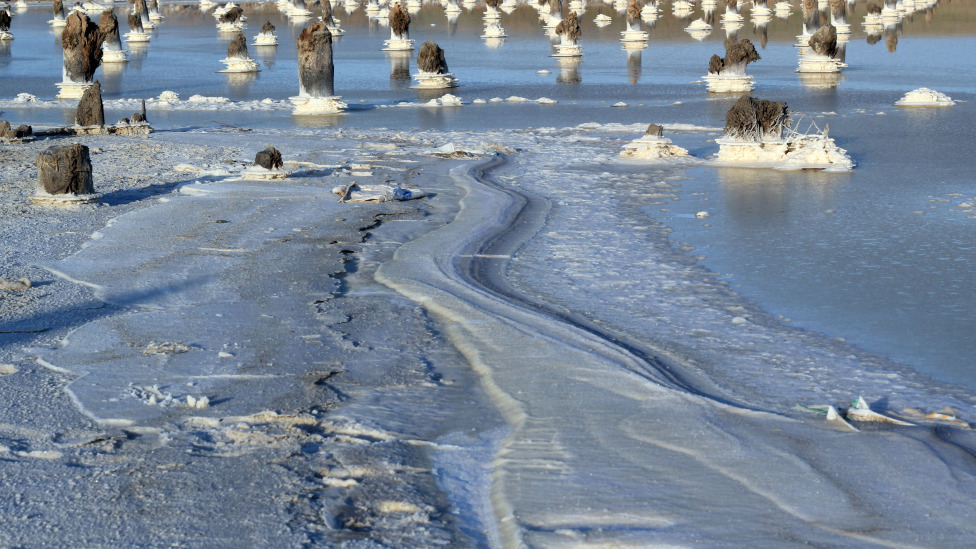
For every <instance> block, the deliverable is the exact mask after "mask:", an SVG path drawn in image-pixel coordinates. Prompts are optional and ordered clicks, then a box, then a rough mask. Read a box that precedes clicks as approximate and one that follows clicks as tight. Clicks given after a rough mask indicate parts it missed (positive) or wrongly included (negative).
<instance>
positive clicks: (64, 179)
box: [37, 144, 95, 195]
mask: <svg viewBox="0 0 976 549" xmlns="http://www.w3.org/2000/svg"><path fill="white" fill-rule="evenodd" d="M37 178H38V184H39V187H40V188H41V189H43V190H44V191H45V192H46V193H48V194H54V195H59V194H76V195H78V194H81V195H84V194H94V193H95V186H94V184H93V183H92V166H91V157H90V156H89V154H88V147H86V146H84V145H80V144H74V145H61V146H54V147H48V148H47V149H45V150H44V151H43V152H41V153H40V154H38V155H37Z"/></svg>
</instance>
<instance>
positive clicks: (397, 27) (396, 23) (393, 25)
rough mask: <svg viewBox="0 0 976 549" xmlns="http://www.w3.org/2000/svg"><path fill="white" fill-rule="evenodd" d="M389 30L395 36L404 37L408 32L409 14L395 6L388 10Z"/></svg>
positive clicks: (399, 6) (398, 5) (401, 7)
mask: <svg viewBox="0 0 976 549" xmlns="http://www.w3.org/2000/svg"><path fill="white" fill-rule="evenodd" d="M389 20H390V30H392V31H393V34H395V35H397V36H404V35H406V34H407V32H408V31H409V30H410V14H409V13H407V10H405V9H403V6H401V5H400V4H397V5H395V6H393V9H391V10H390V19H389Z"/></svg>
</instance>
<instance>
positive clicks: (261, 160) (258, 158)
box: [254, 147, 284, 170]
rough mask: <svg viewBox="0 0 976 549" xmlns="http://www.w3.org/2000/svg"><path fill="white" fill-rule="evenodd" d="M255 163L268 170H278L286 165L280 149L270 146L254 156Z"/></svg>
mask: <svg viewBox="0 0 976 549" xmlns="http://www.w3.org/2000/svg"><path fill="white" fill-rule="evenodd" d="M254 164H255V165H256V166H261V167H262V168H264V169H266V170H277V169H278V168H280V167H282V166H283V165H284V162H282V160H281V152H280V151H279V150H278V149H276V148H274V147H268V148H267V149H264V150H263V151H261V152H259V153H258V154H257V155H255V156H254Z"/></svg>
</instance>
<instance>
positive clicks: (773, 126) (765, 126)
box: [725, 95, 790, 141]
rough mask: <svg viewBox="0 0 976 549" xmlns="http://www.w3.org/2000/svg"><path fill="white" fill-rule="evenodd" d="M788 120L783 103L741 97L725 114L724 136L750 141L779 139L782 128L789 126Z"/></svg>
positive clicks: (786, 110) (786, 109)
mask: <svg viewBox="0 0 976 549" xmlns="http://www.w3.org/2000/svg"><path fill="white" fill-rule="evenodd" d="M789 118H790V117H789V109H788V108H787V106H786V103H785V102H782V101H768V100H765V99H755V98H753V97H749V96H746V95H743V96H742V97H740V98H739V100H738V101H736V102H735V104H734V105H732V108H731V109H729V111H728V112H727V113H725V135H726V136H728V137H733V138H741V139H749V140H752V141H763V140H766V139H768V138H774V139H779V138H780V137H781V136H782V135H783V128H785V127H788V126H789Z"/></svg>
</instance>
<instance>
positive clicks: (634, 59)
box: [624, 42, 647, 84]
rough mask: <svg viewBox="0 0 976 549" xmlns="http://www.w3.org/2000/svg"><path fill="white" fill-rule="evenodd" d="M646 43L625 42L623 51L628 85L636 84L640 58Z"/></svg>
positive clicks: (638, 78)
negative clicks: (628, 78) (625, 51)
mask: <svg viewBox="0 0 976 549" xmlns="http://www.w3.org/2000/svg"><path fill="white" fill-rule="evenodd" d="M646 48H647V42H636V43H635V42H625V43H624V49H625V50H627V73H628V75H629V77H630V83H631V84H636V83H637V82H638V81H639V80H640V77H641V57H642V55H641V54H642V53H643V51H644V49H646Z"/></svg>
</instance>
